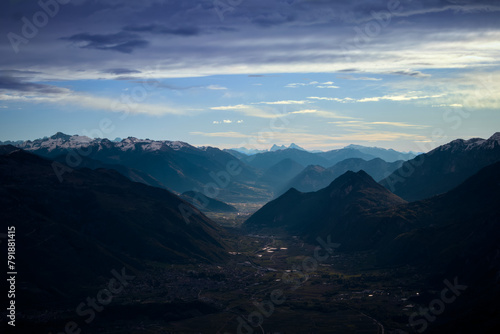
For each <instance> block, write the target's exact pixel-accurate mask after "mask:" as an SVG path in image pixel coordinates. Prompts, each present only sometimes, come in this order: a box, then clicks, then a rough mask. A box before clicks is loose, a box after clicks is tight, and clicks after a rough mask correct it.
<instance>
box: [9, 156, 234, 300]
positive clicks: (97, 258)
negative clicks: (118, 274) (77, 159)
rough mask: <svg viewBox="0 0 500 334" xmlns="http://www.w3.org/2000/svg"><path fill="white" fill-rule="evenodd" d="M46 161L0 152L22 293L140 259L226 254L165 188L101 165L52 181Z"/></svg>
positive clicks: (54, 288)
mask: <svg viewBox="0 0 500 334" xmlns="http://www.w3.org/2000/svg"><path fill="white" fill-rule="evenodd" d="M9 150H11V148H9V147H7V148H5V147H1V149H0V152H5V151H9ZM53 166H54V162H53V161H51V160H47V159H44V158H41V157H39V156H36V155H33V154H31V153H27V152H25V151H23V150H16V151H12V152H10V153H5V154H2V155H0V194H1V196H0V212H1V221H2V225H3V226H4V227H5V230H6V226H7V225H8V226H11V225H12V226H15V228H16V239H17V242H18V244H19V245H23V247H19V248H18V249H17V254H16V259H18V266H19V267H20V268H23V272H22V275H21V276H19V277H18V279H20V281H19V282H18V284H19V286H23V287H24V288H23V289H25V290H26V291H25V293H24V292H23V296H27V295H32V296H35V297H36V298H41V297H43V298H56V297H61V298H62V297H65V296H66V297H67V296H75V295H76V294H78V293H79V292H80V291H79V289H83V288H84V287H88V288H92V287H95V283H97V282H99V281H100V280H101V279H102V277H107V276H109V273H110V270H112V269H115V270H117V271H120V269H121V268H123V267H126V268H128V270H132V271H133V270H135V269H141V268H143V267H144V264H145V263H147V262H148V261H156V262H160V263H190V262H200V261H202V262H217V261H222V260H223V259H225V258H226V248H225V245H224V243H223V242H222V241H221V239H220V236H219V234H220V232H221V230H220V229H219V228H218V227H216V226H215V225H214V223H213V222H212V221H211V220H209V219H208V218H207V217H205V216H204V215H203V214H202V213H201V212H200V211H199V210H198V209H196V208H194V207H192V206H191V205H190V204H188V203H187V202H185V201H183V200H181V199H180V198H179V197H177V196H176V195H174V194H172V193H171V192H169V191H167V190H164V189H160V188H155V187H150V186H147V185H144V184H142V183H137V182H131V181H130V180H128V179H127V178H125V177H124V176H122V175H121V174H119V173H118V172H116V171H114V170H106V169H97V170H91V169H87V168H83V169H74V170H73V171H72V172H68V173H67V174H65V179H64V182H59V180H58V178H57V177H56V175H55V172H54V169H53ZM59 167H61V166H59ZM185 217H187V218H188V220H186V219H184V218H185ZM44 296H45V297H44ZM50 296H52V297H50ZM36 298H35V299H36Z"/></svg>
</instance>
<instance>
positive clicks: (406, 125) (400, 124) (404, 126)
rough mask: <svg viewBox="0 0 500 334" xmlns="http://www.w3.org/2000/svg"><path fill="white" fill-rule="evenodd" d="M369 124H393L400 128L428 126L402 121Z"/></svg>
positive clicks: (426, 126)
mask: <svg viewBox="0 0 500 334" xmlns="http://www.w3.org/2000/svg"><path fill="white" fill-rule="evenodd" d="M369 124H374V125H390V126H395V127H402V128H428V127H429V126H428V125H415V124H408V123H403V122H370V123H369Z"/></svg>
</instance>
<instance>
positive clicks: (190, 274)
mask: <svg viewBox="0 0 500 334" xmlns="http://www.w3.org/2000/svg"><path fill="white" fill-rule="evenodd" d="M227 241H228V243H229V244H231V245H232V248H233V250H232V251H231V253H230V254H231V256H230V260H229V261H228V262H227V263H225V264H218V265H206V264H196V265H163V264H160V263H152V264H151V265H150V269H149V270H148V271H147V273H142V274H141V273H134V274H136V275H137V277H136V278H135V279H134V280H133V281H132V282H131V283H130V285H129V286H127V287H126V289H125V291H124V292H123V293H121V294H119V295H118V296H116V297H115V298H114V299H113V300H112V301H111V302H110V303H109V304H108V305H105V306H103V310H102V311H99V312H96V317H95V319H93V320H92V321H90V322H89V324H87V323H86V321H85V320H89V319H88V317H86V316H85V317H82V316H79V315H78V314H76V312H75V307H76V306H77V305H78V304H79V303H80V302H81V301H75V302H74V303H73V304H68V307H65V308H61V307H55V306H54V307H51V306H50V304H45V305H40V306H39V309H38V310H31V311H29V312H25V313H23V314H22V315H21V318H20V319H19V322H22V323H24V324H28V325H29V327H30V328H32V329H33V330H34V329H36V332H52V333H60V332H64V329H65V326H67V324H68V323H70V322H74V323H76V324H77V326H78V328H79V329H81V330H82V333H103V334H111V333H137V334H139V333H144V334H145V333H245V334H246V333H374V334H375V333H391V332H394V333H398V331H396V330H403V331H406V332H412V331H411V328H409V327H408V319H409V316H410V314H411V313H413V312H415V310H416V308H417V307H418V305H417V301H418V298H419V294H420V293H421V290H422V289H424V287H422V286H420V284H421V283H420V282H422V281H423V277H421V276H420V275H418V273H416V272H415V271H414V270H413V269H412V268H384V269H380V268H375V267H374V266H373V263H374V259H373V254H371V253H349V254H347V253H336V252H335V251H334V249H327V248H325V245H324V243H323V245H321V243H318V244H317V245H308V244H304V243H303V242H301V241H300V240H299V239H297V238H295V237H279V236H259V235H241V234H238V231H235V233H234V234H232V237H230V238H229V239H228V240H227ZM327 250H329V251H330V252H328V251H327ZM70 305H74V306H73V307H71V306H70ZM75 333H76V332H75Z"/></svg>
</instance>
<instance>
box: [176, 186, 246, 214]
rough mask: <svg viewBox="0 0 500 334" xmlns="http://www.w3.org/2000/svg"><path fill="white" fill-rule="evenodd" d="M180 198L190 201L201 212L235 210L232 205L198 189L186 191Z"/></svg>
mask: <svg viewBox="0 0 500 334" xmlns="http://www.w3.org/2000/svg"><path fill="white" fill-rule="evenodd" d="M181 198H182V199H184V200H185V201H187V202H189V203H191V204H192V205H193V206H195V207H196V208H198V209H199V210H200V211H202V212H237V211H238V210H236V208H235V207H234V206H232V205H229V204H227V203H224V202H222V201H218V200H216V199H214V198H211V197H208V196H206V195H205V194H203V193H201V192H198V191H186V192H185V193H183V194H182V195H181Z"/></svg>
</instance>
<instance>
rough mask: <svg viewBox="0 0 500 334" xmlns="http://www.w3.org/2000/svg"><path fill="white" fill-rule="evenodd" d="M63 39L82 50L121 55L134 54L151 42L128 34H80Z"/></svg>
mask: <svg viewBox="0 0 500 334" xmlns="http://www.w3.org/2000/svg"><path fill="white" fill-rule="evenodd" d="M62 39H63V40H68V41H71V42H74V43H75V45H77V46H78V47H80V48H82V49H96V50H110V51H118V52H121V53H132V52H133V51H134V50H135V49H138V48H145V47H147V46H148V45H149V42H148V41H147V40H145V39H142V38H141V37H140V36H139V35H137V34H131V33H128V32H119V33H116V34H106V35H99V34H89V33H80V34H75V35H72V36H69V37H63V38H62Z"/></svg>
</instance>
